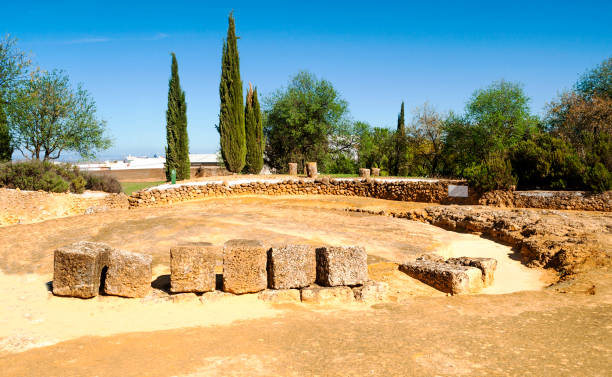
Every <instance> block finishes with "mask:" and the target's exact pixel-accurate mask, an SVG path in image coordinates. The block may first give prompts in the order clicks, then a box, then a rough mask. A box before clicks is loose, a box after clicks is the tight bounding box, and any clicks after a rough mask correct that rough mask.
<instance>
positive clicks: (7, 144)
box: [0, 96, 13, 162]
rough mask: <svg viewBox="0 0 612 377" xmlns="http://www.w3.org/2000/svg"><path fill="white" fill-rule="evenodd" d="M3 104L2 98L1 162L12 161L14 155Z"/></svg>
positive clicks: (0, 121)
mask: <svg viewBox="0 0 612 377" xmlns="http://www.w3.org/2000/svg"><path fill="white" fill-rule="evenodd" d="M3 106H4V105H3V102H2V98H1V96H0V162H4V161H10V160H11V156H12V155H13V145H12V143H11V134H10V133H9V127H8V122H7V119H6V113H5V112H4V109H3Z"/></svg>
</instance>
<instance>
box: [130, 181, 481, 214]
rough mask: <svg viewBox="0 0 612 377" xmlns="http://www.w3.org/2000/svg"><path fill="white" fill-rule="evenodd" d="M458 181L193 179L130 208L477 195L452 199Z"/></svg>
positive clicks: (444, 199) (136, 200)
mask: <svg viewBox="0 0 612 377" xmlns="http://www.w3.org/2000/svg"><path fill="white" fill-rule="evenodd" d="M461 183H463V182H461V181H456V180H416V179H376V180H375V179H329V178H327V177H322V178H316V179H285V180H258V181H251V182H242V183H241V182H240V181H234V182H232V181H226V182H197V183H196V182H193V183H191V184H182V185H175V186H162V187H160V188H154V189H151V190H143V191H139V192H136V193H134V194H133V195H132V196H131V197H130V198H129V203H130V207H131V208H133V207H150V206H156V205H164V204H171V203H177V202H183V201H187V200H195V199H200V198H206V197H226V196H235V195H309V194H310V195H312V194H316V195H342V196H362V197H370V198H377V199H389V200H400V201H414V202H427V203H457V204H462V203H469V202H471V201H474V200H475V198H473V197H472V198H451V197H449V196H448V185H449V184H461Z"/></svg>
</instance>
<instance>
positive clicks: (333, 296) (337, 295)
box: [301, 286, 355, 304]
mask: <svg viewBox="0 0 612 377" xmlns="http://www.w3.org/2000/svg"><path fill="white" fill-rule="evenodd" d="M301 298H302V302H305V303H308V304H348V303H351V302H354V301H355V296H354V295H353V291H352V290H351V288H349V287H318V286H313V287H308V288H302V291H301Z"/></svg>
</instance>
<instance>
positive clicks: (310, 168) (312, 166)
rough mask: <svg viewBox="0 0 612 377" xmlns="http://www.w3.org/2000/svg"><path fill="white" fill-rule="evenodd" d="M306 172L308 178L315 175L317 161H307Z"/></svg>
mask: <svg viewBox="0 0 612 377" xmlns="http://www.w3.org/2000/svg"><path fill="white" fill-rule="evenodd" d="M306 174H307V175H308V178H316V177H317V163H316V162H308V163H307V164H306Z"/></svg>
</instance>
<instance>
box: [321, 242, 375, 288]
mask: <svg viewBox="0 0 612 377" xmlns="http://www.w3.org/2000/svg"><path fill="white" fill-rule="evenodd" d="M316 253H317V284H319V285H322V286H327V287H335V286H340V285H357V284H363V283H365V282H366V281H367V280H368V262H367V259H368V256H367V254H366V252H365V249H364V248H363V247H360V246H324V247H320V248H318V249H317V250H316Z"/></svg>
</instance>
